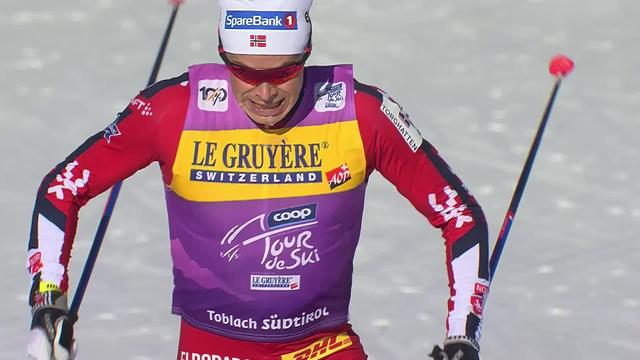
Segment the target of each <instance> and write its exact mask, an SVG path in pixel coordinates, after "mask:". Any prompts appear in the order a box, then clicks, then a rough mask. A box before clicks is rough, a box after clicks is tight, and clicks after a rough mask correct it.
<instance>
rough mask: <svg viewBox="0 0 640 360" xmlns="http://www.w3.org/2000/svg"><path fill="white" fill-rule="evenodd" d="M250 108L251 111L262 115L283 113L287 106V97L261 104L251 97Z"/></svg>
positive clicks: (271, 115) (269, 115)
mask: <svg viewBox="0 0 640 360" xmlns="http://www.w3.org/2000/svg"><path fill="white" fill-rule="evenodd" d="M249 108H250V109H251V111H252V112H253V113H254V114H256V115H258V116H261V117H274V116H278V115H280V114H282V113H283V112H284V110H285V108H286V102H285V99H284V98H282V99H280V100H277V101H274V102H272V103H269V104H260V103H256V102H255V101H253V100H251V99H249Z"/></svg>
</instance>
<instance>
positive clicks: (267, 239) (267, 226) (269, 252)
mask: <svg viewBox="0 0 640 360" xmlns="http://www.w3.org/2000/svg"><path fill="white" fill-rule="evenodd" d="M317 212H318V204H317V203H312V204H306V205H301V206H295V207H288V208H283V209H278V210H273V211H270V212H269V213H263V214H259V215H258V216H256V217H254V218H252V219H250V220H248V221H246V222H245V223H243V224H238V225H235V226H233V227H232V228H231V229H230V230H229V231H228V232H227V233H226V234H225V236H224V238H223V239H222V240H221V241H220V245H221V251H220V257H222V258H223V259H226V260H227V261H228V262H233V261H235V260H237V259H239V258H240V256H242V250H243V248H245V247H248V246H258V244H261V245H262V247H263V251H262V257H261V259H260V265H262V266H263V267H264V269H265V270H274V269H275V270H293V269H297V268H300V267H303V266H307V265H310V264H314V263H317V262H319V261H320V255H319V253H318V249H317V248H316V247H315V246H314V245H313V243H312V236H313V233H312V231H311V228H313V227H314V226H316V225H317V224H318V219H317Z"/></svg>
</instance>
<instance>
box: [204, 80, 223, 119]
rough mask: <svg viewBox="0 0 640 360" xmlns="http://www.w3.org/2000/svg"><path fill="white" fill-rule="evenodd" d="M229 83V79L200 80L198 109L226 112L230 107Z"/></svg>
mask: <svg viewBox="0 0 640 360" xmlns="http://www.w3.org/2000/svg"><path fill="white" fill-rule="evenodd" d="M228 89H229V85H228V83H227V80H220V79H215V80H209V79H207V80H200V81H198V109H200V110H203V111H214V112H225V111H227V110H228V109H229V102H228V101H227V99H228V98H229V90H228Z"/></svg>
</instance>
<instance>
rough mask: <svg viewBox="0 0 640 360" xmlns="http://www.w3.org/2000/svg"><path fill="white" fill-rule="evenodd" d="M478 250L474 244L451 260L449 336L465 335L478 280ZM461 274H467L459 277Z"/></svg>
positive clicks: (477, 246) (478, 247) (478, 246)
mask: <svg viewBox="0 0 640 360" xmlns="http://www.w3.org/2000/svg"><path fill="white" fill-rule="evenodd" d="M479 252H480V245H478V244H476V245H475V246H474V247H472V248H471V249H469V250H467V251H465V252H464V253H463V254H462V255H460V256H459V257H457V258H456V259H454V260H453V261H452V262H451V267H452V271H453V289H454V290H455V295H454V296H452V297H451V301H453V310H451V311H450V312H449V317H448V319H447V322H448V325H449V336H453V335H466V327H467V316H468V315H469V313H470V312H471V295H473V292H474V287H475V284H476V282H477V281H478V275H477V274H478V259H479V257H480V255H479ZM461 274H465V275H467V276H465V277H461V276H460V275H461Z"/></svg>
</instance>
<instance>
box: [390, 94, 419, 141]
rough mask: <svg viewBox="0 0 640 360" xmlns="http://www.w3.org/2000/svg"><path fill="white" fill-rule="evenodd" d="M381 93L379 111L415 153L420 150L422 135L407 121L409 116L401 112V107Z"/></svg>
mask: <svg viewBox="0 0 640 360" xmlns="http://www.w3.org/2000/svg"><path fill="white" fill-rule="evenodd" d="M381 93H382V104H381V105H380V111H382V112H383V113H384V114H385V115H386V116H387V118H389V120H391V123H393V126H394V127H395V128H396V129H397V130H398V132H399V133H400V135H401V136H402V138H403V139H404V141H405V142H406V143H407V145H409V147H410V148H411V150H412V151H413V152H414V153H415V152H416V151H418V149H419V148H420V145H422V135H421V134H420V131H419V130H418V129H417V128H416V127H415V126H414V125H413V123H412V122H411V120H409V115H408V114H407V113H406V112H404V110H402V107H401V106H400V105H399V104H398V103H397V102H395V101H394V100H393V99H392V98H391V97H390V96H389V95H387V94H385V93H384V92H382V91H381Z"/></svg>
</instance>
